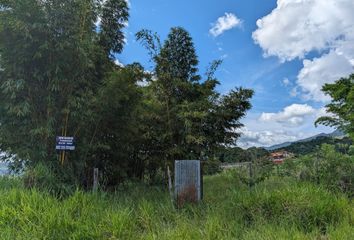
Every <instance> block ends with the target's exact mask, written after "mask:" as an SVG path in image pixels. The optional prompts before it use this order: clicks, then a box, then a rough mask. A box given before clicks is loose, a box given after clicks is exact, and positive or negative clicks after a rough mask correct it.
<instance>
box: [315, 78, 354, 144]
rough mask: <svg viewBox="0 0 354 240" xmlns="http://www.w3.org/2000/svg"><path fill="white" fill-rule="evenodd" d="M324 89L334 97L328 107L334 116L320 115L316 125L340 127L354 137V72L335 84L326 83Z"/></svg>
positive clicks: (328, 110)
mask: <svg viewBox="0 0 354 240" xmlns="http://www.w3.org/2000/svg"><path fill="white" fill-rule="evenodd" d="M322 91H324V92H325V93H326V94H328V95H330V96H331V98H332V101H331V103H329V104H327V105H326V109H327V112H329V113H332V114H333V115H334V116H325V117H320V118H319V119H317V121H316V122H315V125H318V124H323V125H326V126H331V127H339V128H341V129H342V130H344V131H345V132H347V133H348V134H349V135H350V136H351V138H352V139H354V74H352V75H350V76H349V77H348V78H341V79H339V80H338V81H336V82H335V83H333V84H325V85H324V86H323V88H322Z"/></svg>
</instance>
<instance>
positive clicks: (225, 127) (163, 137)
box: [136, 27, 253, 163]
mask: <svg viewBox="0 0 354 240" xmlns="http://www.w3.org/2000/svg"><path fill="white" fill-rule="evenodd" d="M136 36H137V39H138V40H140V41H141V42H142V44H143V46H145V47H146V48H147V49H148V50H149V54H150V56H152V60H153V61H154V62H155V71H154V77H155V80H154V81H152V82H151V83H150V84H149V85H148V87H147V88H148V89H151V90H148V91H147V92H148V94H149V97H150V98H152V99H155V100H154V102H153V104H155V105H156V104H157V105H159V107H158V108H157V109H156V110H157V112H156V113H155V114H156V119H158V120H159V121H155V124H154V125H151V126H150V127H149V129H153V131H156V132H160V134H158V137H157V139H155V141H154V140H152V139H151V137H152V136H151V135H150V136H149V137H150V139H149V142H150V143H155V144H157V145H161V146H163V147H157V146H154V147H153V148H156V149H161V150H162V152H163V154H162V155H163V158H164V159H165V163H166V162H168V161H171V160H174V159H178V158H199V157H200V155H201V153H202V152H208V153H209V154H211V153H212V152H213V151H214V150H215V148H216V147H217V146H220V145H222V144H234V143H235V140H236V139H237V137H238V134H237V133H236V131H235V130H236V129H237V128H239V127H240V126H242V124H241V123H240V122H239V119H240V118H242V117H243V116H244V114H245V112H246V111H247V110H248V109H249V108H250V107H251V105H250V103H249V99H250V98H251V97H252V95H253V91H252V90H249V89H242V88H236V89H235V90H233V91H231V92H230V93H229V94H228V95H224V96H221V95H220V94H219V93H217V92H216V90H215V87H216V86H217V84H219V82H218V80H217V79H216V78H215V76H214V73H215V71H216V69H217V67H218V66H219V65H220V64H221V61H215V62H213V63H212V64H211V66H210V68H209V70H208V71H207V73H206V79H204V80H203V81H202V77H201V76H200V75H199V74H198V58H197V54H196V51H195V48H194V44H193V41H192V38H191V36H190V35H189V33H188V32H187V31H186V30H185V29H183V28H180V27H177V28H172V29H171V31H170V33H169V35H168V37H167V39H166V40H165V42H164V43H163V44H161V41H160V38H159V36H158V35H157V34H156V33H152V32H151V31H148V30H142V31H140V32H138V33H137V35H136ZM151 103H152V102H151Z"/></svg>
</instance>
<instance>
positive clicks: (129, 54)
mask: <svg viewBox="0 0 354 240" xmlns="http://www.w3.org/2000/svg"><path fill="white" fill-rule="evenodd" d="M324 2H325V4H324ZM353 2H354V1H352V0H328V1H322V0H306V1H305V0H302V1H293V0H278V1H276V0H262V1H259V0H248V1H244V0H217V1H216V0H208V1H202V0H193V1H190V0H189V1H187V0H178V1H177V0H149V1H146V0H130V3H129V5H130V8H131V9H130V20H129V25H128V27H127V28H126V29H125V31H126V38H127V44H126V46H125V49H124V51H123V53H122V54H120V55H118V56H117V58H118V60H119V61H120V62H121V63H123V64H128V63H132V62H134V61H138V62H140V63H142V64H143V65H144V67H145V68H146V70H152V66H153V64H152V63H151V62H149V58H148V54H147V52H146V50H145V49H144V48H143V47H142V46H141V45H140V44H139V43H138V42H136V41H135V37H134V34H135V33H136V32H137V31H139V30H141V29H143V28H146V29H150V30H152V31H155V32H157V33H158V34H159V35H160V36H161V38H162V39H165V37H166V35H167V34H168V32H169V30H170V28H171V27H174V26H181V27H184V28H185V29H186V30H188V31H189V32H190V34H191V36H192V37H193V40H194V44H195V47H196V50H197V54H198V56H199V60H200V66H199V69H200V73H201V74H203V73H204V72H205V69H206V68H207V66H208V64H209V63H210V62H211V61H213V60H215V59H223V61H224V62H223V65H222V66H221V67H220V69H219V70H218V72H217V77H218V79H219V80H220V82H221V85H220V86H219V87H218V91H219V92H221V93H227V92H228V91H229V90H230V89H232V88H234V87H237V86H243V87H247V88H252V89H254V90H255V96H254V98H253V99H252V104H253V108H252V110H251V111H250V112H249V113H248V115H247V117H246V118H245V119H243V121H242V122H243V123H244V124H245V128H244V129H242V132H243V137H242V138H241V139H240V140H239V142H238V145H240V146H242V147H250V146H269V145H273V144H278V143H281V142H283V141H293V140H297V139H301V138H304V137H308V136H311V135H313V134H316V133H319V132H330V131H333V130H332V129H329V128H325V127H319V128H314V126H313V121H314V119H316V118H317V117H318V116H320V115H323V114H325V111H324V109H323V106H324V105H325V104H326V103H328V100H329V99H328V97H325V96H324V95H323V94H322V93H321V91H320V88H321V86H322V85H323V84H324V83H327V82H333V81H334V80H336V79H338V78H339V77H345V76H347V75H348V74H349V73H350V72H354V69H353V66H354V30H353V29H354V17H353V16H352V15H353V14H352V12H354V3H353ZM257 21H258V22H257Z"/></svg>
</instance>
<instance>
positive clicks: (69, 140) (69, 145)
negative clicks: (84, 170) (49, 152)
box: [55, 136, 75, 165]
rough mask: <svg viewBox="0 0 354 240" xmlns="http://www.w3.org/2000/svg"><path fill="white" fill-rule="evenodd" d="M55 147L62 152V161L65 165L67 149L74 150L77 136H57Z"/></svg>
mask: <svg viewBox="0 0 354 240" xmlns="http://www.w3.org/2000/svg"><path fill="white" fill-rule="evenodd" d="M55 149H56V150H59V151H61V152H60V162H61V164H62V165H63V164H64V159H65V151H74V150H75V138H74V137H63V136H57V137H56V144H55Z"/></svg>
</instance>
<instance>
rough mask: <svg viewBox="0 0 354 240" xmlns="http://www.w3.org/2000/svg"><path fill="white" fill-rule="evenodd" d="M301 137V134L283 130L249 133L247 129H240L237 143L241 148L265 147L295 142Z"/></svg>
mask: <svg viewBox="0 0 354 240" xmlns="http://www.w3.org/2000/svg"><path fill="white" fill-rule="evenodd" d="M301 136H302V134H296V133H294V132H287V131H284V130H263V131H251V130H249V129H248V128H243V129H241V137H240V139H239V141H238V145H239V146H240V147H242V148H249V147H265V146H272V145H275V144H280V143H284V142H292V141H296V140H298V139H299V138H301Z"/></svg>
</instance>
